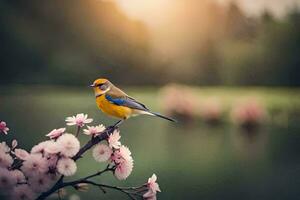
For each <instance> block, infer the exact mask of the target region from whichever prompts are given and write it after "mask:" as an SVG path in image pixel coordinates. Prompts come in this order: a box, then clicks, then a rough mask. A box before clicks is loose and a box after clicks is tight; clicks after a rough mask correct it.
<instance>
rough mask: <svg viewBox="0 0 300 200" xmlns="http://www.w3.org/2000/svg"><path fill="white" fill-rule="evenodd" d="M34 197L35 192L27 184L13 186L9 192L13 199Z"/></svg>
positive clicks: (21, 199) (25, 199) (28, 199)
mask: <svg viewBox="0 0 300 200" xmlns="http://www.w3.org/2000/svg"><path fill="white" fill-rule="evenodd" d="M35 198H36V194H35V193H34V192H33V191H32V190H31V188H30V187H29V186H28V185H27V184H22V185H18V186H17V187H14V189H13V192H12V193H11V199H13V200H33V199H35Z"/></svg>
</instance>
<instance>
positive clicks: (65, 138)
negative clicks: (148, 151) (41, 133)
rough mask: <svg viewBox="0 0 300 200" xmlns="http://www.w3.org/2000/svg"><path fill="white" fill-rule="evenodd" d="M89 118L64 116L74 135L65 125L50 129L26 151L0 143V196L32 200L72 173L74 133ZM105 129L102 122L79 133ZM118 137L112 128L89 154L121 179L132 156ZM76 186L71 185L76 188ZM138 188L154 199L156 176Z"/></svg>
mask: <svg viewBox="0 0 300 200" xmlns="http://www.w3.org/2000/svg"><path fill="white" fill-rule="evenodd" d="M92 121H93V119H89V118H88V116H87V115H84V114H77V115H76V116H73V117H68V118H66V122H67V125H68V126H73V125H75V126H77V127H78V129H77V130H78V131H77V134H76V136H75V134H71V133H67V132H66V128H58V129H54V130H52V131H50V132H49V133H48V134H47V135H46V136H47V137H48V138H49V139H48V140H46V141H43V142H41V143H39V144H37V145H35V146H33V147H32V149H31V150H30V151H26V150H25V149H22V148H19V146H18V142H17V140H13V141H12V142H11V144H10V145H9V144H7V143H6V142H2V143H0V196H1V195H4V196H5V198H7V199H13V200H18V199H20V200H21V199H22V200H26V199H28V200H31V199H36V198H37V197H38V196H40V195H41V194H42V193H44V192H46V191H48V190H49V189H51V188H52V187H53V186H54V185H55V184H56V183H57V182H58V180H59V179H60V178H62V177H64V176H72V175H74V174H75V173H76V171H77V164H76V159H74V156H75V155H77V154H78V153H79V151H80V148H81V146H80V141H79V140H78V137H77V135H78V133H79V131H80V129H81V128H83V127H84V126H86V124H89V123H91V122H92ZM105 130H106V128H105V126H104V125H102V124H101V125H97V126H86V129H84V130H83V134H84V135H88V136H91V139H93V138H95V137H97V136H99V135H101V134H104V133H105ZM8 131H9V128H8V127H7V125H6V123H5V122H4V121H0V134H1V133H2V134H5V135H7V134H8ZM120 138H121V136H120V132H119V130H118V129H114V131H113V133H111V134H110V135H109V136H108V137H107V139H106V140H105V141H104V142H101V141H100V142H99V143H97V144H95V147H94V148H93V151H92V155H93V157H94V159H95V160H96V161H97V162H108V166H109V169H110V170H111V171H113V174H114V176H115V177H116V178H117V179H119V180H124V179H126V178H127V177H128V176H129V175H130V174H131V172H132V169H133V158H132V156H131V152H130V150H129V148H128V147H126V146H124V145H122V144H121V142H120ZM79 185H80V184H77V185H76V186H74V188H75V189H78V190H80V188H81V187H79ZM83 185H84V184H83ZM76 187H77V188H76ZM142 187H144V188H145V187H146V188H147V192H146V193H144V194H143V195H142V196H143V199H149V200H151V199H152V200H153V199H156V192H157V191H160V189H159V186H158V184H157V183H156V175H153V176H152V177H151V178H149V180H148V183H146V184H144V185H143V186H142Z"/></svg>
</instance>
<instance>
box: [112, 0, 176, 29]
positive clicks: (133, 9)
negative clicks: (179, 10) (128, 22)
mask: <svg viewBox="0 0 300 200" xmlns="http://www.w3.org/2000/svg"><path fill="white" fill-rule="evenodd" d="M115 2H116V3H117V4H118V5H119V6H120V8H121V9H122V10H124V12H126V14H127V15H128V16H130V17H132V18H135V19H138V20H142V21H145V22H146V23H150V24H152V23H155V22H156V21H157V19H159V18H161V17H162V16H163V15H165V14H166V11H167V10H168V7H169V6H170V2H171V0H115Z"/></svg>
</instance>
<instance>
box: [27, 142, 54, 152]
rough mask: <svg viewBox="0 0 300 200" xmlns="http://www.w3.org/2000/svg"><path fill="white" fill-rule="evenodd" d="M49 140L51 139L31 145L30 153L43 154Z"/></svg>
mask: <svg viewBox="0 0 300 200" xmlns="http://www.w3.org/2000/svg"><path fill="white" fill-rule="evenodd" d="M50 142H51V140H47V141H43V142H40V143H39V144H37V145H35V146H34V147H32V149H31V151H30V153H38V154H40V153H41V154H43V153H44V151H45V148H46V146H47V145H48V144H49V143H50Z"/></svg>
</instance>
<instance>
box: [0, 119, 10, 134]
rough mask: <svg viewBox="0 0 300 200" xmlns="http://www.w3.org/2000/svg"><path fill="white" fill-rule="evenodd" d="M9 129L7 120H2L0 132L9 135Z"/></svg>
mask: <svg viewBox="0 0 300 200" xmlns="http://www.w3.org/2000/svg"><path fill="white" fill-rule="evenodd" d="M7 131H9V128H8V127H7V126H6V122H4V121H1V122H0V133H1V132H2V133H4V134H5V135H7Z"/></svg>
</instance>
